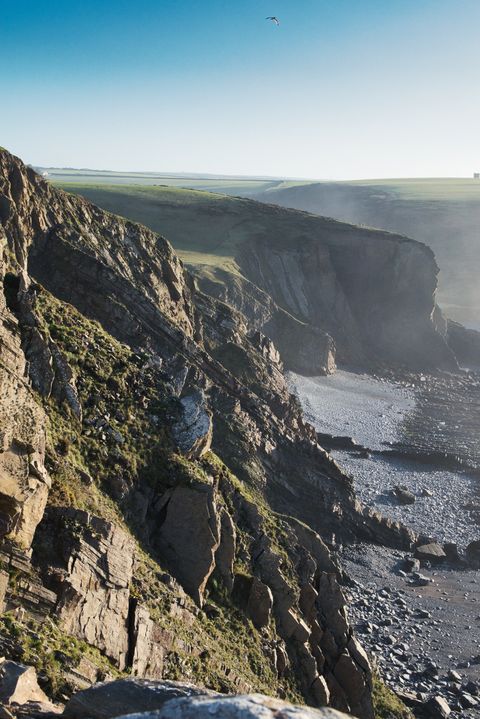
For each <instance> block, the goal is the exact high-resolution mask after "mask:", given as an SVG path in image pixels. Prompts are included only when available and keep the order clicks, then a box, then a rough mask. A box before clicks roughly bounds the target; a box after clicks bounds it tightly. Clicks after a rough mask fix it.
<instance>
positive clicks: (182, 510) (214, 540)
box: [155, 482, 220, 605]
mask: <svg viewBox="0 0 480 719" xmlns="http://www.w3.org/2000/svg"><path fill="white" fill-rule="evenodd" d="M157 509H158V513H159V514H160V515H161V516H164V520H163V522H162V523H161V524H160V526H159V528H158V530H157V532H156V535H155V538H156V543H157V546H158V549H159V552H160V554H161V556H162V557H163V558H164V560H165V561H166V562H167V564H168V566H169V567H170V569H171V572H172V574H173V575H174V576H175V577H176V579H178V581H179V582H180V584H181V585H182V586H183V588H184V589H185V591H187V592H188V593H189V594H190V595H191V596H192V597H193V599H194V600H195V601H196V602H197V603H198V604H199V605H202V604H203V594H204V591H205V586H206V584H207V581H208V578H209V576H210V575H211V573H212V572H213V570H214V568H215V552H216V551H217V549H218V546H219V543H220V521H219V517H218V511H217V507H216V502H215V489H214V487H213V485H209V484H202V483H200V482H199V483H197V485H196V486H195V487H175V489H172V490H168V491H167V492H166V493H165V494H164V495H163V496H162V498H161V501H160V503H159V505H158V508H157Z"/></svg>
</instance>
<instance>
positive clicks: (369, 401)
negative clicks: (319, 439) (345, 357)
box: [288, 370, 415, 449]
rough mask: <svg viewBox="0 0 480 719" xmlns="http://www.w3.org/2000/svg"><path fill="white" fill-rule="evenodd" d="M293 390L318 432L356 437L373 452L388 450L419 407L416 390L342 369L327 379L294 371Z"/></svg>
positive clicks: (291, 378) (289, 379)
mask: <svg viewBox="0 0 480 719" xmlns="http://www.w3.org/2000/svg"><path fill="white" fill-rule="evenodd" d="M288 381H289V385H290V389H291V391H292V392H293V393H294V394H296V395H297V396H298V398H299V399H300V402H301V403H302V406H303V410H304V413H305V416H306V418H307V419H308V421H309V422H311V423H312V424H313V426H314V427H315V428H316V430H317V432H326V433H328V434H333V435H338V436H343V435H347V436H350V437H353V438H354V439H355V440H356V441H357V442H359V443H360V444H363V445H365V446H366V447H370V448H371V449H385V446H386V445H387V444H389V443H392V442H396V441H398V440H399V439H400V437H399V425H400V423H401V422H402V420H403V418H404V417H405V415H406V414H407V413H408V412H409V411H411V410H413V409H414V407H415V390H414V389H411V388H407V387H403V386H401V385H400V384H394V383H392V382H388V381H386V380H380V379H375V378H373V377H370V376H369V375H365V374H354V373H353V372H345V371H343V370H338V371H337V372H335V374H333V375H328V376H327V377H302V376H301V375H297V374H294V373H293V372H290V373H289V375H288Z"/></svg>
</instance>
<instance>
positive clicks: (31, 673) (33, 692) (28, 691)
mask: <svg viewBox="0 0 480 719" xmlns="http://www.w3.org/2000/svg"><path fill="white" fill-rule="evenodd" d="M0 702H2V703H4V704H6V705H7V706H10V705H12V704H26V703H27V702H42V703H45V704H47V703H50V702H49V700H48V697H47V695H46V694H45V693H44V692H43V691H42V690H41V689H40V687H39V685H38V681H37V673H36V671H35V669H34V668H33V667H26V666H24V665H23V664H18V663H17V662H12V661H8V660H7V661H6V660H0Z"/></svg>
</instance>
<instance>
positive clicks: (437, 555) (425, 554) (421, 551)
mask: <svg viewBox="0 0 480 719" xmlns="http://www.w3.org/2000/svg"><path fill="white" fill-rule="evenodd" d="M415 557H416V558H417V559H420V560H422V559H423V560H428V561H429V562H443V560H445V559H446V558H447V555H446V554H445V552H444V551H443V547H442V546H441V545H440V544H437V543H436V542H432V543H431V544H423V545H422V546H421V547H417V548H416V549H415Z"/></svg>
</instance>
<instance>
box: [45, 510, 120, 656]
mask: <svg viewBox="0 0 480 719" xmlns="http://www.w3.org/2000/svg"><path fill="white" fill-rule="evenodd" d="M49 518H50V519H51V520H52V522H53V527H52V531H56V533H57V534H56V537H57V545H58V547H60V548H61V554H62V559H63V562H64V565H63V567H62V569H63V573H62V581H61V582H60V585H59V588H58V590H57V591H58V605H57V616H58V620H59V623H60V626H61V627H62V629H64V631H65V632H67V633H68V634H72V635H73V636H75V637H78V638H79V639H84V640H85V641H87V642H88V643H89V644H92V645H93V646H94V647H97V648H98V649H99V650H100V651H102V652H104V653H105V654H106V655H107V656H108V657H110V658H111V659H112V660H113V661H114V662H115V663H116V664H117V666H118V667H119V668H120V669H124V668H125V665H126V659H127V653H128V648H129V638H128V614H129V596H130V591H129V585H130V581H131V578H132V568H133V543H132V540H131V538H130V537H129V536H128V535H127V534H126V533H125V532H124V531H123V530H121V529H120V528H119V527H117V526H115V525H114V524H112V523H111V522H107V521H106V520H104V519H101V518H99V517H93V516H91V515H89V514H88V513H87V512H82V511H80V510H74V509H67V508H59V509H58V510H53V509H51V510H49Z"/></svg>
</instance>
